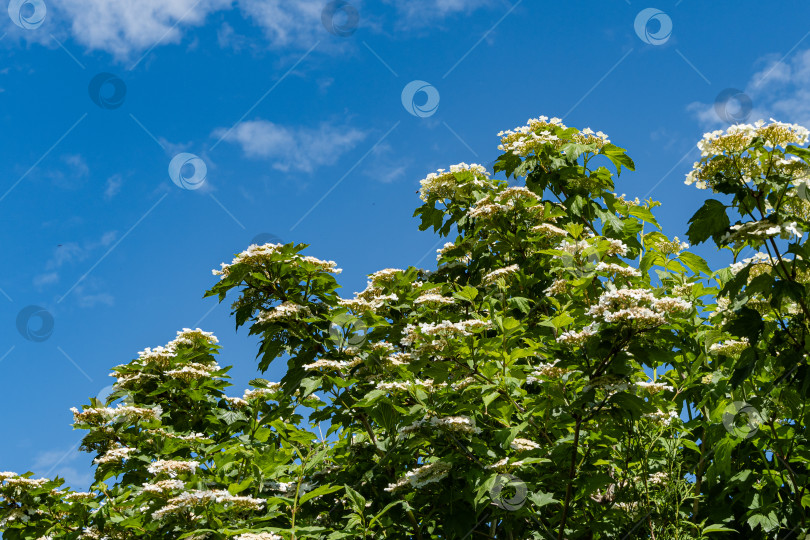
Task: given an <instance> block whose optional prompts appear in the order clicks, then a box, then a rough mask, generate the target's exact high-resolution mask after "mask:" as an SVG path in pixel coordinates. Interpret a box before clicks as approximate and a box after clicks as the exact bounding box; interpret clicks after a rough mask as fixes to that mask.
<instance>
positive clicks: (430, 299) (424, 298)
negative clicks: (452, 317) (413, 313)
mask: <svg viewBox="0 0 810 540" xmlns="http://www.w3.org/2000/svg"><path fill="white" fill-rule="evenodd" d="M434 290H435V289H428V290H426V291H424V292H423V293H422V294H420V295H419V296H418V297H417V298H416V300H414V301H413V303H414V305H417V306H418V305H422V304H427V305H428V306H431V307H437V306H441V305H453V304H455V303H456V301H455V300H454V299H453V298H450V297H447V296H443V295H441V294H439V293H435V292H433V291H434Z"/></svg>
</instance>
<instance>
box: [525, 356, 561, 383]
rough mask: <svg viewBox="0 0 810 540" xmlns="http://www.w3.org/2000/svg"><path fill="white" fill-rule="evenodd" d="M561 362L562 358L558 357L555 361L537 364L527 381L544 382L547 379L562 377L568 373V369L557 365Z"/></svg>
mask: <svg viewBox="0 0 810 540" xmlns="http://www.w3.org/2000/svg"><path fill="white" fill-rule="evenodd" d="M559 362H560V360H559V359H556V360H554V361H553V362H549V363H547V364H540V365H538V366H535V367H534V368H533V369H532V372H531V373H530V374H529V375H527V376H526V382H527V383H528V384H532V383H539V382H543V380H545V379H559V378H560V377H562V376H563V375H565V374H566V373H568V370H567V369H565V368H563V367H558V366H557V364H559Z"/></svg>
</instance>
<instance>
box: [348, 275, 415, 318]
mask: <svg viewBox="0 0 810 540" xmlns="http://www.w3.org/2000/svg"><path fill="white" fill-rule="evenodd" d="M403 272H404V271H403V270H401V269H399V268H385V269H383V270H378V271H377V272H375V273H373V274H371V275H370V276H369V281H368V283H367V284H366V288H365V289H364V290H363V291H360V292H356V293H354V298H346V299H344V298H341V299H339V300H338V305H339V306H341V307H345V308H346V309H350V310H352V311H354V312H355V313H363V312H367V311H371V312H376V311H377V310H379V309H380V308H382V307H383V306H385V304H386V303H387V302H389V301H393V302H396V301H397V300H399V297H398V296H397V295H396V294H393V293H392V294H385V291H384V290H383V288H384V287H385V286H386V285H390V284H391V283H392V282H394V281H395V280H396V279H397V278H398V277H400V276H401V275H402V274H403Z"/></svg>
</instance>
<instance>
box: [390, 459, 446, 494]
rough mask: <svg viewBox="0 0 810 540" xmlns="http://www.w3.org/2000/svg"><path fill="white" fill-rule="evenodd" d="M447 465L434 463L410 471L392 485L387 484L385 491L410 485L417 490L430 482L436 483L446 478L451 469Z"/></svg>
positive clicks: (438, 462) (441, 462)
mask: <svg viewBox="0 0 810 540" xmlns="http://www.w3.org/2000/svg"><path fill="white" fill-rule="evenodd" d="M451 468H452V467H451V465H450V464H449V463H445V462H443V461H434V462H433V463H429V464H427V465H423V466H421V467H419V468H416V469H414V470H412V471H408V472H407V473H405V476H404V477H402V478H400V479H399V480H397V481H396V482H395V483H393V484H389V485H388V487H387V488H385V491H395V490H398V489H400V488H403V487H405V486H407V485H410V486H411V487H412V488H414V489H419V488H421V487H423V486H426V485H427V484H430V483H432V482H438V481H440V480H443V479H444V478H446V477H447V474H448V472H449V471H450V469H451Z"/></svg>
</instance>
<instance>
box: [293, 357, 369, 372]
mask: <svg viewBox="0 0 810 540" xmlns="http://www.w3.org/2000/svg"><path fill="white" fill-rule="evenodd" d="M362 363H363V359H362V358H360V357H355V358H353V359H352V360H329V359H326V358H321V359H320V360H318V361H316V362H313V363H312V364H306V365H305V366H304V369H307V370H326V371H339V372H341V373H347V372H348V371H349V370H351V369H352V368H353V367H355V366H359V365H360V364H362Z"/></svg>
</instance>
